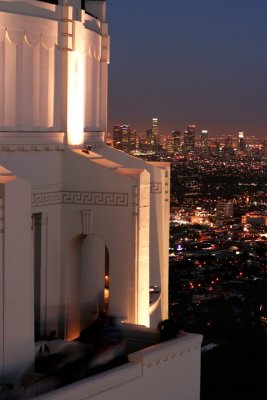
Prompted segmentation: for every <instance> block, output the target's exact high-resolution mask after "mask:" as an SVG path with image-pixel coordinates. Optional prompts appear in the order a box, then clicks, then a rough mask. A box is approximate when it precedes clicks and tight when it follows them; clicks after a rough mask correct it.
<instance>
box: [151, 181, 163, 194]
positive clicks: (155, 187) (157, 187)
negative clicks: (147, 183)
mask: <svg viewBox="0 0 267 400" xmlns="http://www.w3.org/2000/svg"><path fill="white" fill-rule="evenodd" d="M151 193H154V194H161V193H162V184H161V182H151Z"/></svg>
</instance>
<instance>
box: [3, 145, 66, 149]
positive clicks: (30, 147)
mask: <svg viewBox="0 0 267 400" xmlns="http://www.w3.org/2000/svg"><path fill="white" fill-rule="evenodd" d="M64 148H65V146H64V145H63V144H54V145H53V144H43V145H40V144H27V145H21V144H19V145H14V144H11V145H7V144H5V145H1V146H0V151H44V150H45V151H51V150H64Z"/></svg>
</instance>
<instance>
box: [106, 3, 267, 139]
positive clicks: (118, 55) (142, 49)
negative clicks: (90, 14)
mask: <svg viewBox="0 0 267 400" xmlns="http://www.w3.org/2000/svg"><path fill="white" fill-rule="evenodd" d="M107 8H108V22H109V30H110V35H111V64H110V66H109V129H110V130H111V129H112V126H113V124H120V123H127V124H130V125H132V127H133V128H135V129H136V130H137V132H140V133H141V132H144V131H145V130H146V129H148V128H150V126H151V119H152V117H158V118H159V129H160V133H167V132H170V131H171V130H174V129H175V130H176V129H178V130H181V131H184V130H185V129H186V127H187V125H188V124H189V123H195V124H196V125H197V128H198V130H201V129H208V130H209V134H210V135H211V136H213V135H216V134H231V133H232V134H234V133H236V132H238V131H240V130H242V131H245V132H247V134H249V135H260V136H262V137H267V112H266V110H267V24H266V20H267V1H266V0H134V1H130V0H107Z"/></svg>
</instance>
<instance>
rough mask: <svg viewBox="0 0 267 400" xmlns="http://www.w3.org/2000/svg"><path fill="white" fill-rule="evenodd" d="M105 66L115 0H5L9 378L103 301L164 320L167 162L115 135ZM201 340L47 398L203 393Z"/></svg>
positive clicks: (1, 302)
mask: <svg viewBox="0 0 267 400" xmlns="http://www.w3.org/2000/svg"><path fill="white" fill-rule="evenodd" d="M81 3H82V4H81ZM111 3H112V2H111ZM110 6H111V7H112V4H110ZM108 64H109V35H108V25H107V22H106V2H105V1H93V0H91V1H85V2H81V1H79V0H78V1H77V0H59V1H48V2H45V1H36V0H25V1H23V0H16V1H10V0H4V1H0V321H1V325H0V382H4V381H6V380H7V378H8V379H11V380H12V379H14V380H16V379H17V378H16V377H19V376H21V375H22V374H23V373H24V372H25V371H26V370H27V369H29V368H31V366H32V365H33V363H34V355H35V350H34V349H35V342H36V341H39V340H42V338H44V337H46V336H47V335H49V334H50V332H52V331H53V332H56V335H57V337H60V338H61V339H64V340H66V341H70V340H72V339H75V338H76V337H77V336H79V333H80V331H81V330H82V329H83V328H84V327H86V326H87V325H88V323H90V321H91V320H92V319H93V315H94V313H95V312H96V311H101V310H108V311H109V313H110V314H112V315H114V316H116V318H117V320H119V321H120V322H122V323H124V324H128V326H132V327H133V326H135V325H136V330H137V331H138V329H139V333H140V330H141V331H142V330H143V331H145V329H147V330H148V328H155V327H156V326H157V324H158V322H159V321H161V320H163V319H166V318H168V246H169V243H168V241H169V205H170V166H169V165H168V164H167V163H153V162H145V161H143V160H141V159H136V158H134V157H130V156H128V155H126V154H125V153H123V152H122V151H119V150H115V149H113V148H110V147H109V146H107V145H106V144H105V135H106V131H107V86H108ZM154 287H156V288H157V293H158V295H157V296H155V298H153V299H151V288H154ZM145 327H146V328H145ZM200 343H201V336H199V335H193V334H183V335H182V336H181V337H178V338H177V339H174V340H171V341H169V342H166V343H162V344H158V345H155V346H152V347H148V348H146V349H144V350H140V351H137V352H135V353H132V354H130V355H129V362H128V363H126V364H124V365H122V366H120V367H117V368H114V369H113V370H109V371H107V372H105V373H101V374H99V375H96V376H94V377H91V378H88V379H85V380H83V381H80V382H76V383H75V384H72V385H68V386H66V387H64V388H61V389H57V390H56V391H52V392H49V393H47V394H45V395H42V398H46V399H64V400H68V399H71V400H73V399H85V398H88V399H89V398H90V399H93V400H104V399H109V400H112V399H118V400H120V399H125V398H127V400H131V399H136V398H138V396H142V398H146V399H150V398H151V399H153V400H155V399H160V400H162V399H163V398H166V399H168V400H169V399H179V400H180V399H181V400H198V399H199V385H200ZM33 394H34V395H35V394H36V395H38V394H39V393H38V389H37V390H36V393H34V391H33ZM0 398H1V392H0Z"/></svg>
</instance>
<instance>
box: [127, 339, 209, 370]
mask: <svg viewBox="0 0 267 400" xmlns="http://www.w3.org/2000/svg"><path fill="white" fill-rule="evenodd" d="M201 342H202V336H201V335H197V334H191V333H182V334H180V335H178V336H177V338H176V339H172V340H168V341H166V342H164V343H161V344H160V345H156V346H153V348H146V349H143V350H139V351H137V352H135V353H131V354H129V361H133V362H137V363H140V364H141V365H142V366H143V367H144V368H151V367H155V366H157V365H158V364H161V363H162V362H168V361H169V360H172V359H175V358H179V357H181V356H184V357H187V353H189V352H199V354H200V352H201Z"/></svg>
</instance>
